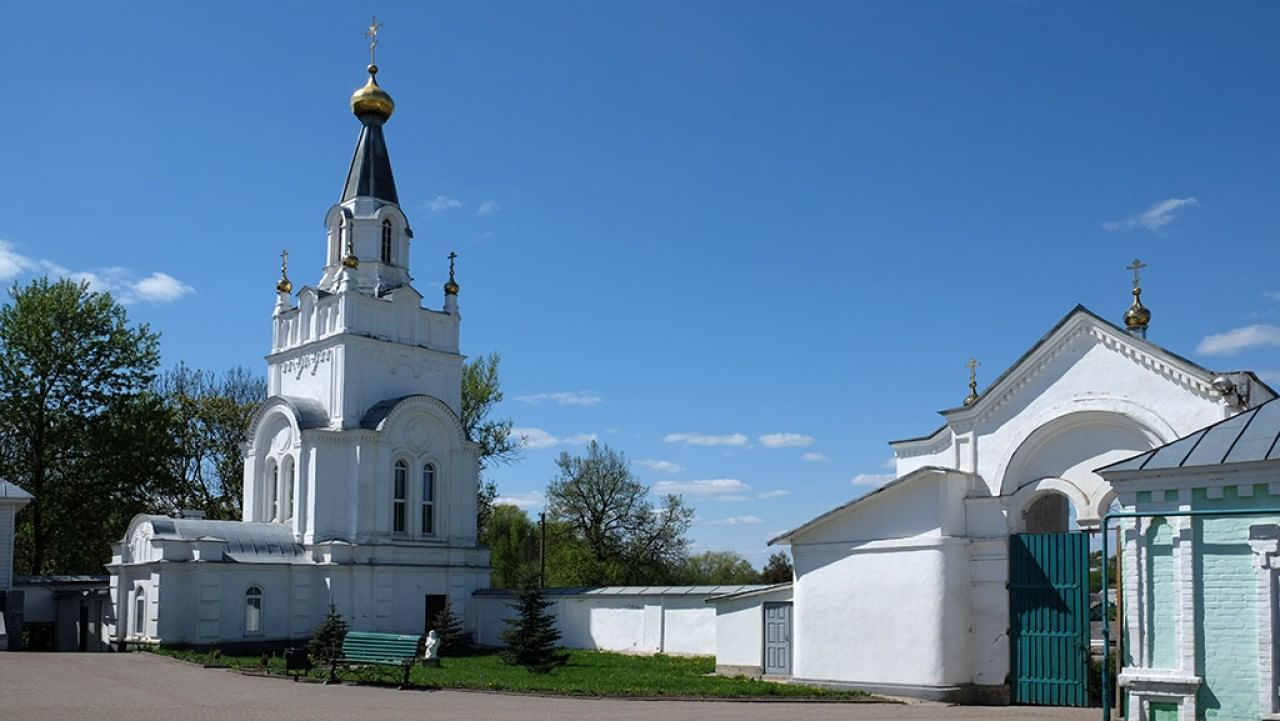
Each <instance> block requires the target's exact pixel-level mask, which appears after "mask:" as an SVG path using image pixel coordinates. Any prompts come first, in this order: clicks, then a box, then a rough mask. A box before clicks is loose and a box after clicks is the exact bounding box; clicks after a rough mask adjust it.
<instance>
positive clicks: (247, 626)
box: [244, 586, 262, 634]
mask: <svg viewBox="0 0 1280 721" xmlns="http://www.w3.org/2000/svg"><path fill="white" fill-rule="evenodd" d="M244 632H245V634H250V633H261V632H262V589H261V588H259V587H258V586H250V587H249V590H247V591H245V592H244Z"/></svg>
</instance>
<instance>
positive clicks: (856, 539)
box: [773, 291, 1275, 702]
mask: <svg viewBox="0 0 1280 721" xmlns="http://www.w3.org/2000/svg"><path fill="white" fill-rule="evenodd" d="M1136 296H1137V291H1135V307H1136V308H1139V309H1141V306H1140V304H1138V303H1137V302H1136ZM1141 310H1142V311H1143V312H1144V313H1145V309H1141ZM1132 313H1133V311H1132V310H1131V314H1132ZM1147 318H1149V313H1147V314H1146V316H1145V317H1140V318H1138V319H1131V317H1130V316H1126V321H1131V320H1140V321H1141V322H1140V323H1138V322H1131V323H1129V325H1130V327H1129V328H1128V329H1127V330H1126V329H1125V328H1121V327H1119V326H1116V325H1113V324H1111V323H1109V322H1107V321H1105V320H1103V319H1102V318H1100V317H1098V316H1097V315H1095V314H1093V313H1092V312H1090V311H1088V310H1086V309H1084V308H1083V307H1079V306H1077V307H1076V308H1075V309H1074V310H1072V311H1071V312H1070V313H1068V314H1067V315H1066V317H1064V318H1063V319H1062V321H1060V322H1059V323H1058V324H1057V325H1056V326H1055V327H1054V328H1053V329H1052V330H1051V331H1050V332H1049V333H1048V334H1047V335H1046V336H1044V337H1043V338H1042V339H1041V340H1040V341H1039V342H1038V343H1037V344H1035V346H1034V347H1032V348H1031V350H1029V351H1028V352H1027V353H1026V354H1025V355H1024V356H1023V357H1022V358H1021V359H1019V360H1018V361H1017V362H1016V363H1015V364H1014V365H1013V366H1012V367H1010V368H1009V369H1008V370H1007V371H1005V372H1004V373H1003V374H1002V375H1001V376H1000V377H999V378H997V379H996V380H995V381H994V382H993V383H992V384H991V386H990V387H989V388H988V389H987V390H986V391H985V392H983V393H982V394H980V395H979V394H977V393H976V388H975V392H973V393H971V395H970V397H969V398H968V399H966V402H965V404H964V405H962V406H959V407H956V408H952V409H949V410H946V411H942V415H943V417H944V419H945V423H944V424H943V426H942V427H941V428H939V429H937V430H936V431H934V432H932V433H930V434H928V435H926V436H923V437H919V438H913V439H908V440H902V441H895V442H892V443H891V444H890V445H891V447H892V448H893V451H894V455H895V458H896V465H897V468H896V471H897V477H896V479H895V480H893V481H891V482H890V483H888V484H887V485H885V486H883V487H882V488H879V489H877V490H875V491H873V492H871V493H869V494H867V495H865V496H863V497H861V498H858V499H855V500H854V501H851V502H850V503H847V504H845V505H843V506H841V507H839V508H836V509H833V510H832V511H830V512H828V513H825V514H823V515H821V516H819V517H818V518H815V519H814V520H812V521H810V522H809V523H806V524H805V525H803V526H801V527H799V528H797V529H795V530H793V531H789V532H787V533H785V534H782V535H781V536H779V537H778V538H776V539H774V541H773V542H775V543H781V544H786V545H788V546H790V548H791V552H792V555H793V557H794V560H795V581H794V585H793V588H792V599H793V603H794V647H793V649H792V652H793V670H792V675H793V676H794V677H795V678H796V679H802V680H810V681H817V682H833V683H838V684H847V685H853V686H858V687H863V688H868V689H873V690H877V691H880V692H887V693H896V694H901V695H915V696H923V697H931V698H944V699H955V700H976V701H990V702H1008V701H1009V699H1010V684H1011V674H1012V672H1013V669H1011V666H1010V657H1011V650H1010V626H1011V620H1010V590H1009V588H1007V583H1008V581H1009V568H1010V560H1009V539H1010V536H1011V535H1013V534H1020V533H1041V532H1044V533H1049V532H1064V531H1089V530H1094V529H1097V528H1098V526H1099V523H1100V518H1101V516H1102V515H1103V514H1105V513H1106V511H1107V510H1108V509H1109V508H1110V507H1111V506H1112V504H1113V503H1114V502H1115V500H1116V494H1115V492H1114V491H1113V490H1112V488H1111V487H1110V485H1108V484H1107V483H1106V481H1104V480H1103V479H1102V478H1101V477H1100V476H1098V475H1097V474H1096V473H1094V470H1095V469H1098V468H1100V467H1102V466H1105V465H1107V464H1109V463H1114V462H1117V461H1120V460H1122V459H1124V458H1128V457H1130V456H1133V455H1135V454H1138V453H1142V452H1144V451H1148V450H1150V449H1152V448H1155V447H1157V446H1161V445H1164V444H1166V443H1169V442H1172V441H1173V440H1175V439H1177V438H1179V437H1181V436H1184V435H1186V434H1188V433H1191V432H1192V431H1194V430H1196V429H1198V428H1200V427H1203V426H1205V425H1207V424H1209V423H1212V422H1215V421H1219V420H1222V419H1223V418H1227V417H1230V416H1232V415H1234V414H1236V413H1239V412H1240V411H1241V410H1243V409H1244V408H1246V407H1250V405H1251V404H1257V403H1261V402H1264V401H1266V400H1269V399H1270V398H1273V397H1274V396H1275V393H1274V392H1273V391H1272V390H1271V389H1270V388H1269V387H1267V386H1266V385H1265V384H1263V383H1262V382H1261V381H1259V380H1258V379H1257V377H1256V376H1254V375H1253V374H1251V373H1239V372H1235V373H1224V374H1219V373H1214V372H1212V371H1209V370H1207V369H1205V368H1202V367H1200V366H1198V365H1196V364H1194V363H1192V362H1190V361H1187V360H1186V359H1183V358H1181V357H1179V356H1177V355H1174V354H1173V353H1170V352H1169V351H1167V350H1165V349H1163V348H1161V347H1159V346H1157V345H1155V344H1153V343H1151V342H1149V341H1147V340H1146V339H1145V329H1146V322H1145V321H1146V319H1147ZM1086 633H1087V629H1086ZM1085 646H1086V647H1087V644H1085ZM1082 653H1083V651H1082Z"/></svg>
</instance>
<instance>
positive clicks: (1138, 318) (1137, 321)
mask: <svg viewBox="0 0 1280 721" xmlns="http://www.w3.org/2000/svg"><path fill="white" fill-rule="evenodd" d="M1150 322H1151V311H1150V310H1147V308H1146V306H1144V305H1142V289H1141V288H1134V289H1133V305H1131V306H1129V310H1126V311H1125V312H1124V325H1125V327H1126V328H1128V329H1129V330H1141V329H1144V328H1146V327H1147V324H1149V323H1150Z"/></svg>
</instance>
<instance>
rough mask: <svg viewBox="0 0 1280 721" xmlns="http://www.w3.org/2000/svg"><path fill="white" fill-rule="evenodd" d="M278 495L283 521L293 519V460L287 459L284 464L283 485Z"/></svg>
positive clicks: (287, 521) (286, 521)
mask: <svg viewBox="0 0 1280 721" xmlns="http://www.w3.org/2000/svg"><path fill="white" fill-rule="evenodd" d="M280 497H281V499H282V500H283V505H284V509H283V511H284V512H283V513H281V514H280V515H282V516H283V517H284V522H285V523H289V522H291V521H293V462H292V461H288V462H286V463H285V466H284V485H283V486H281V488H280Z"/></svg>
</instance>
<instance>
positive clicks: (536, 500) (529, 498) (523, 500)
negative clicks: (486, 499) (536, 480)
mask: <svg viewBox="0 0 1280 721" xmlns="http://www.w3.org/2000/svg"><path fill="white" fill-rule="evenodd" d="M493 505H495V506H515V507H516V508H519V509H521V510H525V509H529V508H541V507H543V506H545V505H547V498H546V496H544V495H542V493H541V492H540V491H529V492H528V493H513V494H511V495H510V496H498V497H497V498H495V499H493Z"/></svg>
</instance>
